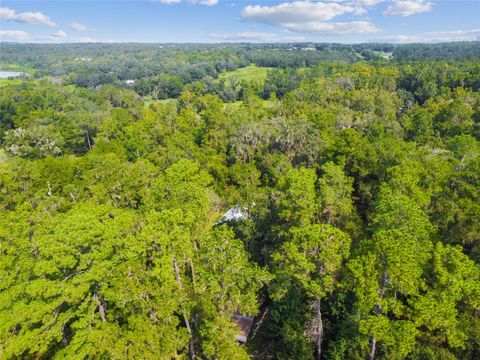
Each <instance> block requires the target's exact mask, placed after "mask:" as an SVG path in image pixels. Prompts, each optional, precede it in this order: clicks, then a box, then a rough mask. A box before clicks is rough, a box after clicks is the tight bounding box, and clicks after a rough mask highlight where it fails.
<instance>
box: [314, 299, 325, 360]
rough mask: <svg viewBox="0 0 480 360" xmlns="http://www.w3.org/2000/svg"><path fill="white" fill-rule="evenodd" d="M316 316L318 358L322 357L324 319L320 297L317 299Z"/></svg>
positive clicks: (318, 359) (319, 359)
mask: <svg viewBox="0 0 480 360" xmlns="http://www.w3.org/2000/svg"><path fill="white" fill-rule="evenodd" d="M315 317H316V323H317V324H316V327H317V340H316V343H317V360H321V358H322V342H323V320H322V309H321V300H320V299H318V300H316V301H315Z"/></svg>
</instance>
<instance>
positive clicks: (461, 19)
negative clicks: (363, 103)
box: [0, 0, 480, 43]
mask: <svg viewBox="0 0 480 360" xmlns="http://www.w3.org/2000/svg"><path fill="white" fill-rule="evenodd" d="M0 40H1V41H14V42H27V43H73V42H158V43H164V42H174V43H185V42H194V43H215V42H260V43H261V42H269V43H270V42H338V43H358V42H392V43H397V42H398V43H409V42H428V43H430V42H443V41H475V40H480V0H469V1H464V0H448V1H445V0H431V1H429V0H322V1H318V0H307V1H305V0H300V1H288V0H283V1H274V0H252V1H250V0H245V1H242V0H240V1H239V0H130V1H128V0H116V1H106V0H100V1H99V0H84V1H71V0H57V1H39V0H37V1H23V0H17V1H8V0H2V1H1V2H0Z"/></svg>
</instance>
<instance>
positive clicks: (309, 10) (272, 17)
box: [242, 1, 356, 25]
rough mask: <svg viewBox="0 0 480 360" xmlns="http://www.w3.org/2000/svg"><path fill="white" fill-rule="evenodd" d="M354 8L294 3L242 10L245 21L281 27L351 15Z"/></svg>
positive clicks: (317, 3)
mask: <svg viewBox="0 0 480 360" xmlns="http://www.w3.org/2000/svg"><path fill="white" fill-rule="evenodd" d="M355 11H356V10H355V7H353V6H349V5H341V4H337V3H333V2H332V3H323V2H310V1H294V2H286V3H281V4H279V5H275V6H261V5H248V6H247V7H245V8H244V9H243V10H242V17H243V18H244V19H245V20H250V21H255V22H260V23H265V24H270V25H283V24H286V23H304V22H311V21H317V22H318V21H327V20H330V19H333V18H334V17H336V16H339V15H343V14H347V13H353V12H355Z"/></svg>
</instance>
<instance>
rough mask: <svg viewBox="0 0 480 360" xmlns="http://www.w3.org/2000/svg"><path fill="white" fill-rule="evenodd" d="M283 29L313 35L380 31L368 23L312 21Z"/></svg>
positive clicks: (287, 25)
mask: <svg viewBox="0 0 480 360" xmlns="http://www.w3.org/2000/svg"><path fill="white" fill-rule="evenodd" d="M285 27H286V28H287V29H289V30H291V31H297V32H304V33H309V34H315V35H347V34H365V33H374V32H378V31H380V29H379V28H377V27H376V26H375V25H373V24H372V23H371V22H369V21H350V22H338V23H322V22H317V21H312V22H308V23H299V24H286V25H285Z"/></svg>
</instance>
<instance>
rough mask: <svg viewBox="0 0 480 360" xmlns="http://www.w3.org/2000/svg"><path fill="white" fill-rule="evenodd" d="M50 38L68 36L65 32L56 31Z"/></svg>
mask: <svg viewBox="0 0 480 360" xmlns="http://www.w3.org/2000/svg"><path fill="white" fill-rule="evenodd" d="M52 36H54V37H56V38H66V37H67V36H68V34H67V33H66V32H65V31H62V30H60V31H56V32H54V33H53V34H52Z"/></svg>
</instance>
